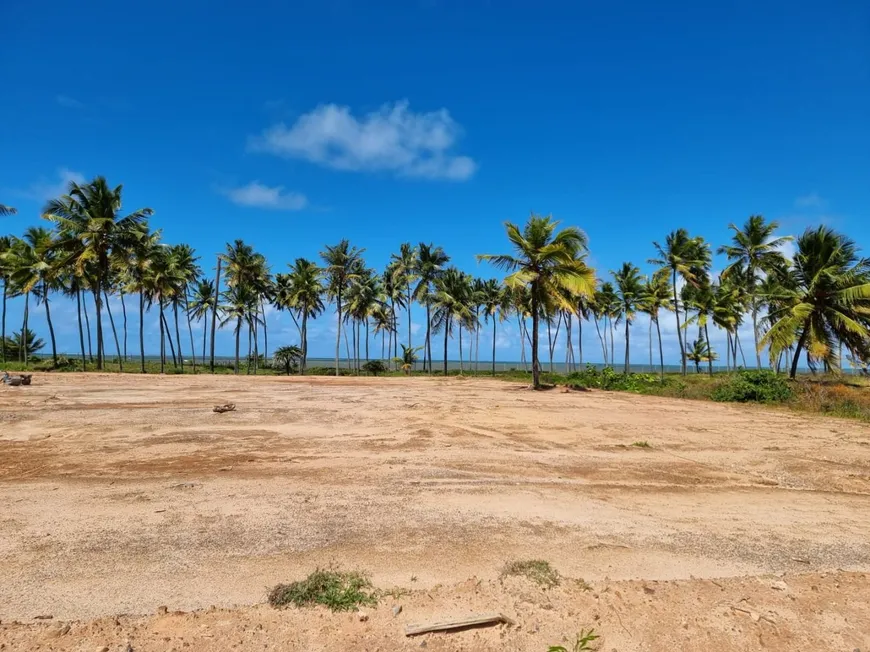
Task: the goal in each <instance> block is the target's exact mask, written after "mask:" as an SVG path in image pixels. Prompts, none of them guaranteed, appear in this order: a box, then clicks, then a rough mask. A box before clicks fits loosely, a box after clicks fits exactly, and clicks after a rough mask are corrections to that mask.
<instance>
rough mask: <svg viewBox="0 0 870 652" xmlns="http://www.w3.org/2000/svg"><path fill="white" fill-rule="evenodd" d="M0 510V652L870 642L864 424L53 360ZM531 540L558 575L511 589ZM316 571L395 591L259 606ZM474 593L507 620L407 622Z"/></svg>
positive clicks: (442, 612)
mask: <svg viewBox="0 0 870 652" xmlns="http://www.w3.org/2000/svg"><path fill="white" fill-rule="evenodd" d="M226 402H233V403H235V404H236V406H237V409H236V411H235V412H229V413H225V414H216V413H214V412H212V409H211V408H212V406H214V405H216V404H219V403H226ZM640 442H647V443H648V444H649V447H641V446H634V445H632V444H634V443H640ZM0 504H2V510H0V621H2V623H0V649H4V650H76V651H78V650H82V651H87V652H94V651H96V650H109V651H110V652H115V650H127V649H128V646H129V649H132V650H134V651H135V652H140V651H142V650H155V651H158V650H159V651H164V650H207V651H212V650H213V651H215V652H217V651H222V650H229V649H235V650H264V649H265V650H382V651H384V652H386V651H388V650H411V649H419V648H421V647H426V648H428V649H430V650H451V651H452V650H516V651H521V650H522V651H541V652H544V651H546V649H547V647H548V646H549V645H555V644H565V645H566V646H568V642H569V639H572V637H573V636H574V635H575V634H576V633H577V632H579V631H580V629H581V628H589V627H594V628H595V630H596V632H597V633H599V634H600V635H601V637H602V638H601V639H600V640H599V641H597V644H598V648H599V649H600V650H605V651H611V650H616V651H618V652H631V651H635V650H638V651H640V650H655V651H659V650H703V651H704V652H718V651H724V650H761V649H764V650H776V651H783V652H785V651H792V650H803V649H806V650H826V651H827V650H844V651H846V652H852V651H853V650H855V649H856V648H857V649H861V650H864V651H865V652H867V651H868V650H870V580H868V578H867V575H866V573H867V572H868V571H870V428H868V427H867V425H866V424H862V423H860V422H857V421H855V422H853V421H845V420H834V419H826V418H820V417H808V416H803V415H796V414H793V413H788V412H784V411H773V410H768V409H763V408H754V407H746V406H727V405H719V404H713V403H701V402H690V401H678V400H670V399H663V398H656V397H642V396H632V395H626V394H616V393H604V392H571V393H563V392H561V391H559V390H554V391H549V392H530V391H528V390H527V389H526V388H524V387H522V386H520V385H516V384H510V383H505V382H501V381H489V380H482V379H467V380H462V379H455V378H451V379H446V380H445V379H431V380H430V379H416V378H415V379H405V378H370V379H355V378H341V379H336V378H322V377H318V378H305V379H299V378H279V377H258V378H250V377H238V378H234V377H231V376H217V377H210V376H197V377H190V376H187V377H179V376H166V377H157V376H127V375H125V376H116V375H108V374H107V375H97V374H88V375H87V376H82V375H77V374H50V375H49V374H43V375H37V376H35V377H34V385H33V386H31V387H19V388H11V387H3V388H2V389H0ZM531 558H536V559H544V560H547V561H549V562H550V563H551V564H552V565H553V566H554V567H555V568H556V569H558V571H559V572H560V573H561V574H562V575H563V578H564V579H563V581H562V583H561V585H560V586H558V587H556V588H552V589H548V590H545V589H542V588H540V587H538V586H536V585H535V584H533V583H531V582H530V581H528V580H525V579H521V578H506V579H500V577H499V573H500V569H501V568H502V567H503V566H504V564H505V563H506V562H508V561H510V560H516V559H531ZM329 565H336V566H338V567H340V568H343V569H347V570H351V569H360V570H365V571H367V572H368V573H369V574H370V576H371V578H372V581H373V583H374V584H375V585H376V586H377V587H380V588H382V589H385V590H389V591H391V595H389V596H385V597H384V598H382V600H381V601H380V603H379V605H378V607H377V608H372V609H366V610H365V611H366V614H365V615H364V616H361V615H360V614H356V613H353V614H332V613H330V612H328V611H326V610H323V609H320V608H317V609H304V610H298V609H288V610H283V611H277V610H274V609H272V608H271V607H268V606H266V605H264V604H262V603H263V602H264V600H265V595H266V592H267V590H268V589H269V588H270V587H271V586H272V585H274V584H276V583H278V582H282V581H289V580H292V579H298V578H301V577H304V576H305V575H307V574H308V573H309V572H310V571H311V570H313V569H314V568H316V567H324V566H329ZM161 606H165V607H167V608H168V613H162V612H163V611H164V610H163V609H160V610H159V612H158V608H159V607H161ZM394 606H401V607H402V611H401V613H399V614H398V615H394V614H393V607H394ZM486 611H499V612H501V613H503V614H505V615H506V616H508V617H509V618H511V619H512V620H513V621H515V625H514V626H508V625H502V626H498V627H491V628H484V629H478V630H470V631H464V632H458V633H451V634H427V635H424V636H421V637H414V638H406V637H405V636H404V626H405V625H406V624H408V623H416V622H428V621H430V620H440V619H443V618H445V617H452V616H462V615H467V614H470V613H477V612H486ZM120 614H126V615H123V616H120ZM38 616H43V617H47V616H51V618H50V619H48V618H37V617H38Z"/></svg>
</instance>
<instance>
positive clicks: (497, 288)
mask: <svg viewBox="0 0 870 652" xmlns="http://www.w3.org/2000/svg"><path fill="white" fill-rule="evenodd" d="M480 299H481V305H482V307H483V318H484V320H486V321H489V319H490V318H492V375H493V376H495V343H496V322H497V321H504V320H505V317H506V316H507V314H508V311H509V309H510V296H509V295H508V293H507V292H505V289H504V287H503V286H502V285H501V283H499V282H498V281H497V280H496V279H494V278H491V279H489V280H488V281H484V282H483V284H482V285H481V287H480Z"/></svg>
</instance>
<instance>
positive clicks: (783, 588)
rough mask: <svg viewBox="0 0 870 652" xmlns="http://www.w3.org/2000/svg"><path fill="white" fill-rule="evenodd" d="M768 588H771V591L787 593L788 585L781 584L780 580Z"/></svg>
mask: <svg viewBox="0 0 870 652" xmlns="http://www.w3.org/2000/svg"><path fill="white" fill-rule="evenodd" d="M770 588H772V589H774V590H776V591H788V584H786V583H785V582H783V581H782V580H779V581H777V582H774V583H773V584H771V585H770Z"/></svg>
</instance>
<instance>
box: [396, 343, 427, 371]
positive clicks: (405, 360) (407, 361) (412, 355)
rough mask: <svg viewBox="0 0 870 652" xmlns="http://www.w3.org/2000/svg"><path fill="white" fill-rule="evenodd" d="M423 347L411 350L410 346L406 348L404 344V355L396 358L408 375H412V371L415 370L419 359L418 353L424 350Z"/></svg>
mask: <svg viewBox="0 0 870 652" xmlns="http://www.w3.org/2000/svg"><path fill="white" fill-rule="evenodd" d="M422 348H423V347H422V346H418V347H415V348H411V347H410V346H405V345H404V344H402V355H401V356H399V357H397V358H396V360H395V361H396V363H397V364H399V365H401V367H402V370H403V371H404V372H405V373H406V374H407V375H409V376H410V375H411V369H413V368H414V365H415V364H416V363H417V360H418V359H419V358H418V357H417V351H419V350H420V349H422Z"/></svg>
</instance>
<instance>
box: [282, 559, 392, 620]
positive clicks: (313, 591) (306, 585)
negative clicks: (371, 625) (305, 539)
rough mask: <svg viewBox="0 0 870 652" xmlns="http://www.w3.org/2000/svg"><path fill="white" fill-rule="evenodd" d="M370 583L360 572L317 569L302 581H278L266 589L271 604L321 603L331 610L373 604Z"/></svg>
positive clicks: (343, 609)
mask: <svg viewBox="0 0 870 652" xmlns="http://www.w3.org/2000/svg"><path fill="white" fill-rule="evenodd" d="M376 602H377V599H376V598H375V594H374V590H373V588H372V583H371V582H370V581H369V579H368V578H367V577H366V576H365V575H364V574H363V573H360V572H357V571H350V572H342V571H337V570H323V569H317V570H315V571H314V572H313V573H311V574H310V575H309V576H308V577H306V578H305V579H304V580H299V581H297V582H291V583H290V584H279V585H277V586H276V587H275V588H273V589H272V590H271V591H270V592H269V604H270V605H272V606H273V607H276V608H277V607H286V606H289V605H291V604H292V605H294V606H296V607H306V606H311V605H315V604H322V605H324V606H325V607H328V608H329V609H331V610H332V611H351V610H353V609H356V608H357V607H361V606H370V605H374V604H375V603H376Z"/></svg>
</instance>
